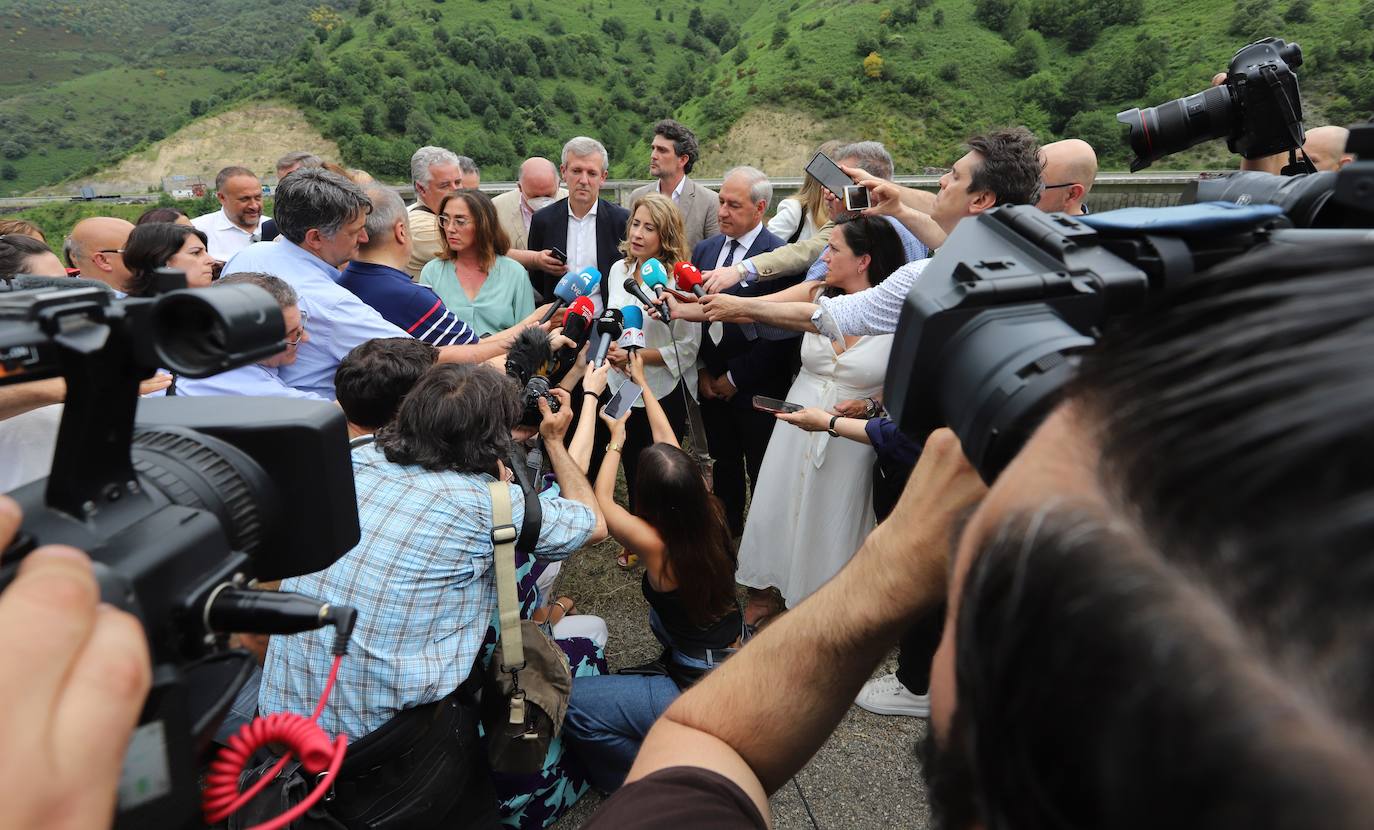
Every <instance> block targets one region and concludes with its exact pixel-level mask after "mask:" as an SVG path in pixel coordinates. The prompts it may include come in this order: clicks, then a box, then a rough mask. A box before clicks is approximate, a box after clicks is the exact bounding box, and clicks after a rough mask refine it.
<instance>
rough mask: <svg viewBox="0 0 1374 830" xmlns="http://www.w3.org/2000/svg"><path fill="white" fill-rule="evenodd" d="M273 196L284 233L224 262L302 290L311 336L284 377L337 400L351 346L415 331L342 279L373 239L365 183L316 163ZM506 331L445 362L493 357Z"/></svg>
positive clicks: (449, 349)
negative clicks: (337, 378) (337, 379)
mask: <svg viewBox="0 0 1374 830" xmlns="http://www.w3.org/2000/svg"><path fill="white" fill-rule="evenodd" d="M273 197H274V198H275V199H276V203H275V204H274V206H273V213H274V214H275V216H274V219H275V221H276V223H277V227H278V229H279V230H280V231H281V236H280V237H279V238H278V239H276V240H274V241H272V242H257V243H254V244H252V245H249V246H248V247H247V248H244V249H243V250H242V251H239V252H238V253H237V254H235V255H234V257H233V259H231V260H229V262H228V263H226V264H225V266H224V271H223V273H224V275H226V276H228V275H229V274H234V273H237V272H240V271H252V272H257V273H266V274H275V275H276V276H278V277H280V278H281V279H283V280H285V281H286V282H288V283H290V285H291V287H292V288H294V289H296V293H297V295H299V297H300V307H301V311H303V312H305V313H306V315H307V316H308V317H309V319H310V325H311V329H312V331H311V335H312V336H311V338H310V340H309V342H307V343H305V344H304V347H303V348H302V349H301V350H300V353H299V356H298V359H297V360H296V361H295V362H294V363H292V364H290V365H289V366H286V367H284V370H283V371H282V372H281V379H282V380H283V381H285V383H286V384H287V385H288V386H293V387H295V388H296V389H299V390H302V391H305V392H311V393H314V394H316V395H319V396H321V397H324V398H328V399H330V400H332V399H333V398H334V372H335V370H337V369H338V368H339V361H341V360H343V359H344V357H345V356H346V355H347V354H348V352H349V350H350V349H352V348H353V347H354V346H356V345H358V344H359V343H362V342H363V341H364V340H371V339H373V338H375V337H405V336H407V335H408V334H409V333H408V332H406V331H403V330H402V329H401V328H399V327H397V326H395V325H392V324H391V323H389V322H387V321H386V319H385V318H383V317H382V316H381V315H380V314H378V313H377V312H376V311H375V310H373V308H372V307H371V306H369V305H367V304H366V303H364V302H363V301H362V300H360V299H358V298H357V296H355V295H354V294H353V293H352V292H351V291H349V290H348V289H346V288H343V287H342V286H340V285H339V283H338V281H339V279H340V272H339V268H340V267H341V266H343V265H344V264H345V263H346V262H348V261H349V260H351V259H352V258H353V257H355V256H356V255H357V253H358V244H359V243H360V242H362V241H364V240H366V238H367V231H366V230H365V229H364V225H365V223H366V221H367V213H368V211H370V210H371V208H372V203H371V202H370V201H368V198H367V195H366V194H364V193H363V191H362V189H361V188H359V187H358V185H356V184H354V183H353V182H351V181H349V180H348V179H346V178H344V177H343V176H340V175H338V174H337V173H331V172H329V171H328V170H323V169H320V168H314V167H305V168H302V169H300V170H297V171H296V172H294V173H292V174H291V175H290V176H287V177H286V178H285V179H284V180H283V181H282V182H281V184H279V185H277V192H276V193H275V194H273ZM506 334H507V333H506V332H502V333H501V334H500V335H495V336H492V337H489V338H487V339H486V340H483V341H481V342H480V343H474V344H472V345H470V346H444V347H443V348H441V349H440V351H439V361H440V362H454V363H477V362H480V361H483V360H489V359H490V358H493V357H496V356H498V355H500V354H502V353H504V352H505V350H506V349H507V348H509V346H510V340H511V339H513V337H514V335H510V336H509V337H508V336H506Z"/></svg>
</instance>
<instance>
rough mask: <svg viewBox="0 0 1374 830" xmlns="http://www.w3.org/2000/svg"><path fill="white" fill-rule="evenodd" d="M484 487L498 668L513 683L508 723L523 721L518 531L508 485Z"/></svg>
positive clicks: (521, 722) (523, 661)
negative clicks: (497, 625)
mask: <svg viewBox="0 0 1374 830" xmlns="http://www.w3.org/2000/svg"><path fill="white" fill-rule="evenodd" d="M487 489H488V490H489V491H490V492H491V523H492V529H491V543H492V547H493V549H494V550H493V551H492V559H493V565H494V566H495V568H496V608H497V616H498V619H499V620H500V624H501V671H503V672H506V673H508V674H509V675H510V676H511V682H512V683H513V684H514V686H515V694H513V695H511V699H510V722H511V723H513V724H523V723H524V722H525V695H524V693H523V692H521V691H520V682H519V679H518V675H519V672H520V670H521V669H523V668H525V640H524V637H523V635H522V634H521V631H520V598H519V596H518V595H517V594H516V588H515V540H516V538H517V537H518V536H519V531H518V529H517V528H516V527H515V524H514V516H513V515H512V508H511V501H510V485H509V484H506V483H505V482H504V481H489V482H487ZM517 660H518V662H516V661H517Z"/></svg>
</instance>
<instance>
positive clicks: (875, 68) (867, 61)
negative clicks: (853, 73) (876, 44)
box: [864, 52, 883, 78]
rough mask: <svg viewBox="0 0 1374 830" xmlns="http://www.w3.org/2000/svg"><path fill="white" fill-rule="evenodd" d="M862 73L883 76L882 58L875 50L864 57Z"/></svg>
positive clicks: (871, 76) (872, 76)
mask: <svg viewBox="0 0 1374 830" xmlns="http://www.w3.org/2000/svg"><path fill="white" fill-rule="evenodd" d="M864 75H866V76H868V77H870V78H881V77H882V76H883V58H882V55H879V54H878V53H877V52H869V53H868V57H866V58H864Z"/></svg>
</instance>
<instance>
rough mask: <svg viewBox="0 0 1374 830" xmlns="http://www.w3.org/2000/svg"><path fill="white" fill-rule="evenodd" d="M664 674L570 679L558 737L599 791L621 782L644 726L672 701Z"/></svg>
mask: <svg viewBox="0 0 1374 830" xmlns="http://www.w3.org/2000/svg"><path fill="white" fill-rule="evenodd" d="M679 694H680V693H679V692H678V689H677V684H676V683H674V682H673V681H672V678H669V677H666V676H660V677H644V676H639V675H625V674H612V675H605V676H602V677H579V678H576V679H575V680H573V688H572V699H571V701H569V703H568V716H567V718H566V719H565V720H564V721H563V737H564V738H566V739H567V741H568V747H569V749H571V750H572V751H573V752H575V753H577V756H578V757H579V758H580V759H581V760H582V764H583V766H584V767H585V768H586V770H587V777H588V778H589V779H590V780H591V782H592V784H593V785H594V786H595V787H596V788H597V789H599V790H601V791H603V792H608V793H609V792H614V791H615V790H617V789H618V788H619V787H620V785H621V784H623V783H625V776H626V775H628V774H629V772H630V765H631V764H633V763H634V760H635V755H636V754H637V753H638V752H639V745H640V743H642V742H643V740H644V736H645V735H647V734H648V733H649V727H651V726H653V725H654V721H656V720H658V716H659V715H661V714H663V712H664V710H666V709H667V708H668V706H669V705H670V704H671V703H672V702H673V701H674V700H676V699H677V696H678V695H679Z"/></svg>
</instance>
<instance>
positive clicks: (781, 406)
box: [754, 395, 805, 412]
mask: <svg viewBox="0 0 1374 830" xmlns="http://www.w3.org/2000/svg"><path fill="white" fill-rule="evenodd" d="M754 408H755V409H757V410H759V411H760V412H799V411H801V410H802V409H804V408H805V407H803V406H802V405H801V404H799V403H790V402H788V401H780V400H778V399H777V398H765V397H764V396H763V395H755V396H754Z"/></svg>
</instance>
